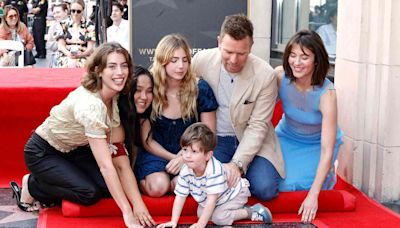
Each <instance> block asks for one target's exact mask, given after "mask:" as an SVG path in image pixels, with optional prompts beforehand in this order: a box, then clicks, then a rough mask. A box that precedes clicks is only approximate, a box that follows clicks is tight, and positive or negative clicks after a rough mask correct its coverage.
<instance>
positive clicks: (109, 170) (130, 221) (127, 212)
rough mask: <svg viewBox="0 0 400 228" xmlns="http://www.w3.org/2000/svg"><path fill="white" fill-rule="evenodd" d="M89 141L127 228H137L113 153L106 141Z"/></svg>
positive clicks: (91, 139)
mask: <svg viewBox="0 0 400 228" xmlns="http://www.w3.org/2000/svg"><path fill="white" fill-rule="evenodd" d="M88 141H89V145H90V148H91V150H92V152H93V155H94V158H95V159H96V162H97V165H98V166H99V168H100V172H101V174H102V175H103V178H104V180H105V182H106V184H107V187H108V190H109V191H110V193H111V196H112V197H113V199H114V200H115V202H116V203H117V205H118V207H119V208H120V210H121V211H122V215H123V217H124V222H125V225H126V226H127V227H137V226H138V224H137V221H136V219H135V218H134V216H133V212H132V208H131V206H130V205H129V202H128V200H127V198H126V196H125V193H124V191H123V189H122V186H121V182H120V180H119V178H118V175H117V172H116V170H115V168H114V165H113V163H112V160H111V153H110V149H109V148H108V144H107V141H106V139H98V138H88Z"/></svg>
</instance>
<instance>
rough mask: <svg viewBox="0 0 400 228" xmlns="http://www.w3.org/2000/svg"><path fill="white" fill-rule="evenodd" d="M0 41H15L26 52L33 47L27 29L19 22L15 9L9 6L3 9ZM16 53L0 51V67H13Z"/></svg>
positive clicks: (31, 38) (31, 37)
mask: <svg viewBox="0 0 400 228" xmlns="http://www.w3.org/2000/svg"><path fill="white" fill-rule="evenodd" d="M0 40H16V41H21V42H22V43H23V44H24V48H25V50H26V51H32V49H33V47H34V46H35V44H34V41H33V36H32V35H31V34H30V32H29V30H28V27H26V25H25V24H24V23H23V22H22V21H21V20H20V17H19V12H18V10H17V8H15V7H14V6H11V5H7V6H5V7H4V18H3V21H2V22H1V25H0ZM15 59H16V52H15V51H8V50H5V49H3V50H0V66H15V65H17V63H16V62H15Z"/></svg>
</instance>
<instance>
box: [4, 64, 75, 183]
mask: <svg viewBox="0 0 400 228" xmlns="http://www.w3.org/2000/svg"><path fill="white" fill-rule="evenodd" d="M82 75H83V70H82V69H56V68H54V69H44V68H9V69H8V68H0V107H1V110H0V120H1V127H0V136H1V139H2V142H3V143H2V149H1V150H0V155H1V159H0V187H2V188H4V187H8V182H9V181H10V180H16V181H18V182H20V180H21V178H22V175H24V174H25V173H27V170H26V167H25V163H24V156H23V149H24V145H25V142H26V141H27V139H28V138H29V136H30V134H31V132H32V131H33V130H34V129H35V128H36V127H37V126H38V125H39V124H40V123H42V122H43V121H44V119H45V118H46V117H47V116H48V113H49V111H50V109H51V107H53V106H54V105H55V104H58V103H59V102H60V101H61V100H62V99H63V98H64V97H65V96H66V95H67V94H68V93H69V92H70V91H71V90H73V89H74V88H76V87H77V86H79V84H80V78H81V76H82Z"/></svg>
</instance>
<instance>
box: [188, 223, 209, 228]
mask: <svg viewBox="0 0 400 228" xmlns="http://www.w3.org/2000/svg"><path fill="white" fill-rule="evenodd" d="M204 227H206V226H205V225H202V224H200V223H195V224H192V225H191V226H190V227H189V228H204Z"/></svg>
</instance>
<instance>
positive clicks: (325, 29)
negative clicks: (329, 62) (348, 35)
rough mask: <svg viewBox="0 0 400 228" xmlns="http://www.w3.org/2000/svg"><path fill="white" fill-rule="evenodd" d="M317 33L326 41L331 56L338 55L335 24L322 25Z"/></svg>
mask: <svg viewBox="0 0 400 228" xmlns="http://www.w3.org/2000/svg"><path fill="white" fill-rule="evenodd" d="M317 33H318V35H319V36H320V37H321V39H322V41H323V42H324V45H325V48H326V51H327V52H328V54H329V56H336V30H335V28H334V27H333V25H332V24H326V25H322V26H321V27H319V28H318V29H317Z"/></svg>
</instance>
